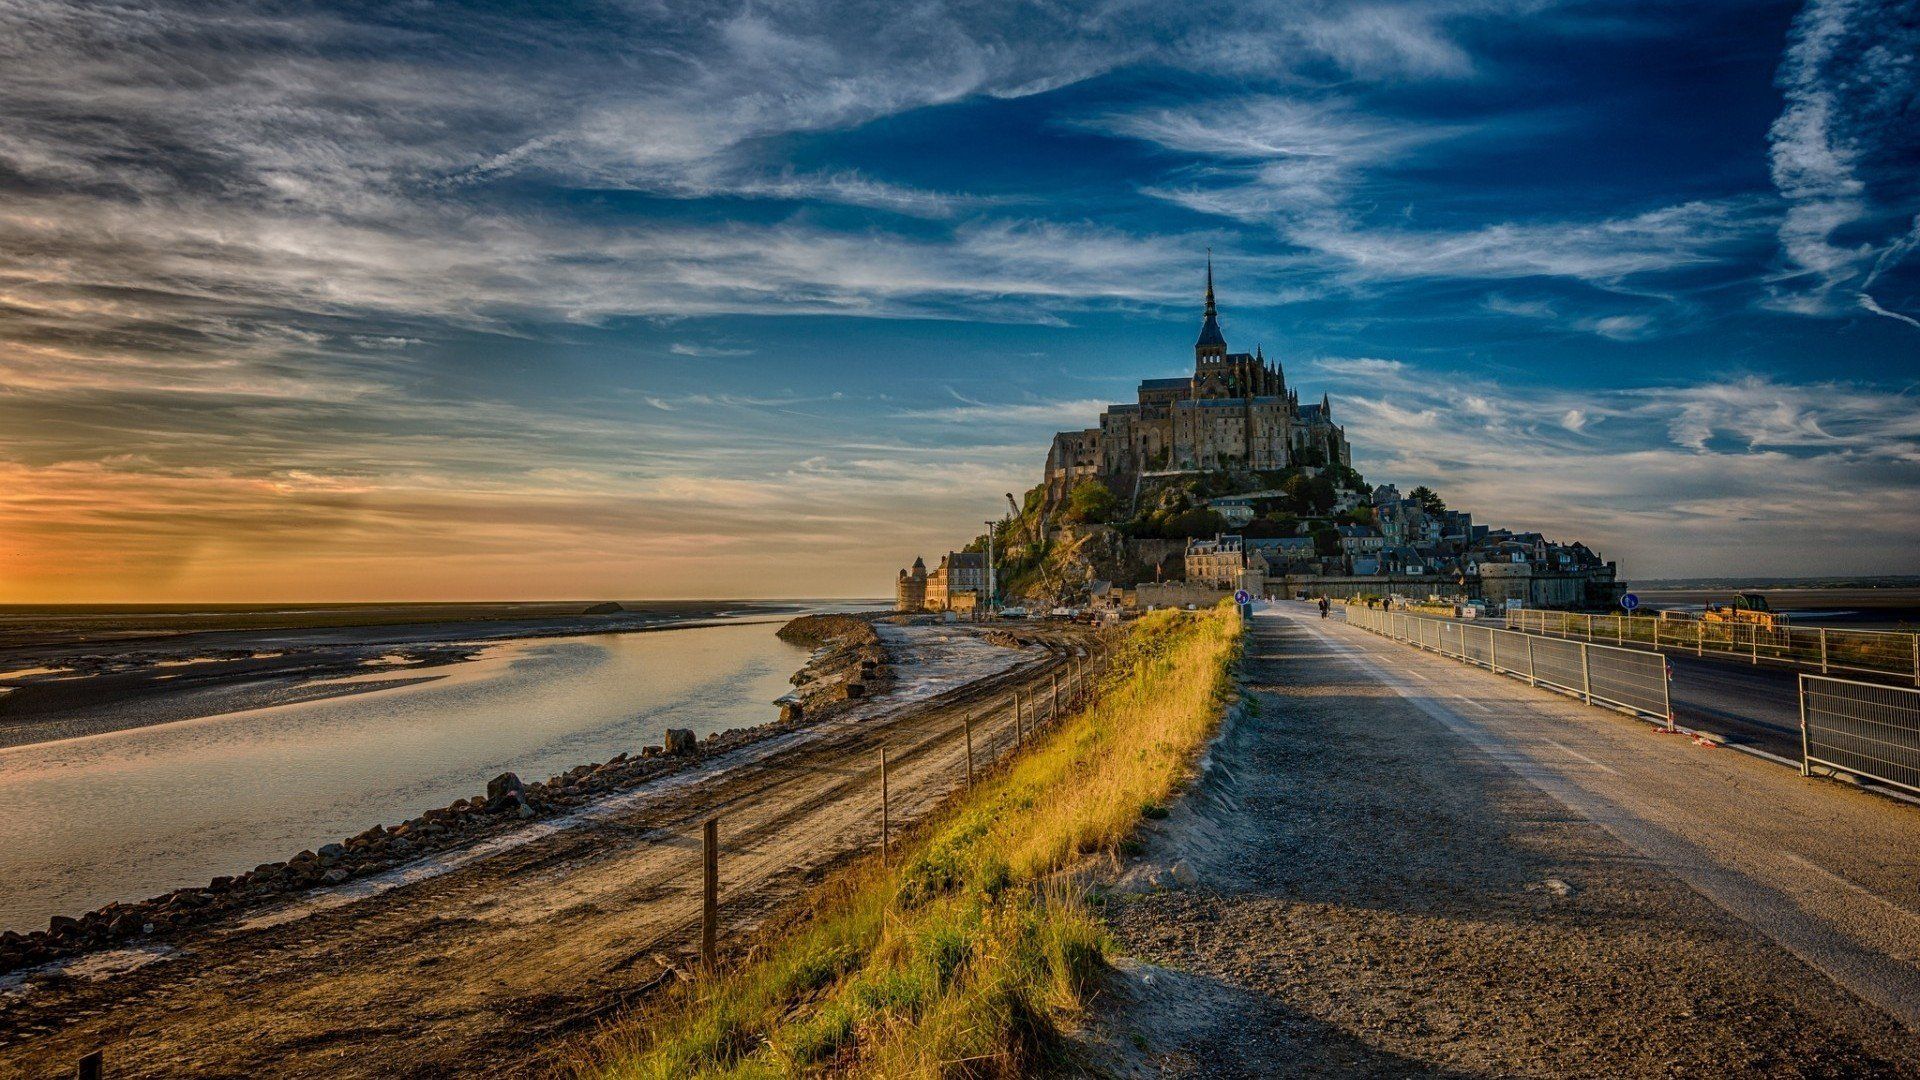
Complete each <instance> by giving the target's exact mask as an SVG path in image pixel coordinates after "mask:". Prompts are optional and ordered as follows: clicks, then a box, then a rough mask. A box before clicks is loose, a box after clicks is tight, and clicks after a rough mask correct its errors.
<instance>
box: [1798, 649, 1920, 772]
mask: <svg viewBox="0 0 1920 1080" xmlns="http://www.w3.org/2000/svg"><path fill="white" fill-rule="evenodd" d="M1800 748H1801V750H1800V752H1801V762H1800V772H1801V774H1802V775H1809V774H1811V772H1812V767H1813V766H1815V765H1824V766H1826V767H1828V768H1832V769H1838V770H1840V771H1842V772H1846V773H1851V774H1853V775H1855V776H1861V777H1866V778H1868V779H1872V780H1878V781H1880V782H1881V783H1885V784H1891V785H1893V786H1895V787H1900V788H1905V789H1906V790H1908V791H1911V792H1914V793H1916V794H1920V690H1908V689H1905V688H1904V687H1898V686H1887V685H1885V684H1882V683H1866V682H1856V681H1854V680H1851V679H1833V678H1827V677H1824V676H1820V675H1802V676H1800Z"/></svg>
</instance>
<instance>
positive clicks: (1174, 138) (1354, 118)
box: [0, 0, 1920, 603]
mask: <svg viewBox="0 0 1920 1080" xmlns="http://www.w3.org/2000/svg"><path fill="white" fill-rule="evenodd" d="M0 116H3V117H4V122H0V602H14V603H43V602H102V603H112V602H215V601H225V602H247V601H264V602H277V601H323V600H370V599H422V600H432V599H517V598H563V597H564V598H596V599H598V598H606V597H615V598H621V599H628V598H632V599H641V598H651V597H706V596H716V597H717V596H758V597H774V596H879V595H886V594H888V593H889V592H890V591H891V584H892V578H893V574H894V572H895V570H896V569H897V568H898V567H900V566H902V565H905V564H906V563H908V562H910V561H911V560H912V558H913V557H914V556H915V555H916V554H923V555H926V556H928V557H929V559H931V558H933V557H935V556H937V555H938V554H939V553H941V552H943V551H946V550H948V549H949V548H955V547H958V546H960V545H961V544H962V543H963V542H964V541H965V540H966V539H967V538H968V537H970V536H972V535H974V534H975V533H977V532H978V531H979V530H980V527H981V523H982V522H983V521H984V520H985V519H987V518H990V517H996V516H998V515H999V514H1000V513H1001V512H1002V511H1003V510H1004V507H1005V500H1004V498H1003V497H1002V493H1003V492H1016V493H1018V492H1022V491H1024V490H1025V489H1026V488H1028V487H1030V486H1032V485H1033V484H1034V483H1035V482H1037V481H1038V479H1039V475H1040V469H1041V466H1042V463H1043V460H1044V457H1045V453H1046V449H1047V444H1048V440H1049V438H1050V436H1051V434H1052V432H1053V431H1055V430H1057V429H1063V428H1078V427H1086V426H1089V425H1091V424H1093V423H1094V422H1095V420H1096V418H1097V416H1098V413H1099V411H1100V409H1101V407H1102V406H1103V404H1104V403H1107V402H1118V401H1127V400H1130V399H1131V397H1132V393H1133V385H1134V384H1135V382H1137V381H1138V380H1139V379H1141V378H1152V377H1166V376H1174V375H1180V374H1183V373H1186V372H1188V371H1190V370H1191V364H1192V351H1191V349H1192V341H1193V337H1194V334H1195V332H1196V331H1197V329H1198V323H1199V308H1200V292H1201V286H1202V280H1201V275H1202V269H1203V266H1204V261H1205V258H1206V253H1207V251H1208V249H1209V248H1211V250H1212V253H1213V259H1214V262H1215V266H1216V274H1217V278H1218V283H1219V295H1220V307H1221V313H1222V324H1223V327H1224V329H1225V332H1226V336H1227V339H1228V342H1229V345H1230V346H1231V347H1233V348H1234V349H1236V350H1238V349H1250V348H1252V347H1253V346H1254V345H1256V344H1257V345H1260V346H1262V347H1263V348H1264V350H1265V352H1266V355H1267V356H1268V357H1269V358H1272V359H1276V360H1278V361H1280V362H1281V363H1282V364H1283V365H1284V367H1285V370H1286V373H1287V377H1288V380H1289V385H1290V386H1292V387H1295V388H1296V389H1298V390H1299V391H1300V393H1301V395H1302V397H1303V398H1308V399H1316V400H1317V399H1318V397H1319V396H1320V395H1321V394H1322V393H1326V394H1329V395H1331V398H1332V403H1333V412H1334V417H1335V419H1336V420H1337V421H1339V422H1341V423H1343V424H1344V425H1345V426H1346V431H1347V435H1348V438H1349V439H1350V441H1351V442H1352V443H1353V446H1354V465H1355V466H1356V467H1357V468H1359V469H1360V470H1361V471H1362V472H1363V473H1364V474H1365V475H1366V476H1367V477H1368V478H1369V479H1370V480H1372V481H1374V482H1375V483H1381V482H1388V481H1391V482H1394V483H1397V484H1399V485H1400V486H1401V488H1402V490H1405V489H1406V488H1408V487H1410V486H1412V485H1415V484H1421V483H1425V484H1428V485H1431V486H1433V487H1435V488H1436V489H1438V490H1439V491H1440V492H1441V493H1442V495H1443V496H1444V497H1445V498H1446V499H1447V501H1448V502H1449V504H1450V505H1453V506H1455V507H1459V508H1464V509H1468V510H1472V511H1473V512H1474V514H1475V519H1476V521H1477V522H1480V523H1484V524H1491V525H1496V526H1507V527H1511V528H1515V529H1537V530H1540V531H1544V532H1546V533H1547V534H1548V535H1549V536H1552V537H1555V538H1557V539H1560V540H1563V541H1573V540H1580V541H1584V542H1586V543H1588V544H1589V545H1590V546H1593V547H1595V548H1597V549H1599V550H1600V551H1601V552H1602V553H1603V554H1604V555H1605V556H1606V557H1608V558H1610V559H1616V560H1618V561H1619V563H1620V567H1621V575H1622V576H1623V577H1625V578H1627V579H1646V578H1659V577H1675V576H1693V575H1730V574H1752V575H1800V574H1867V573H1898V572H1905V573H1920V539H1917V538H1920V499H1917V498H1916V492H1920V321H1917V320H1920V254H1916V253H1915V251H1914V248H1915V247H1916V246H1920V3H1916V2H1914V0H1907V2H1875V0H1808V2H1806V3H1804V4H1802V3H1792V4H1769V3H1714V2H1689V3H1685V4H1673V3H1644V4H1611V3H1554V2H1551V0H1514V2H1502V0H1409V2H1406V3H1390V2H1358V3H1336V2H1325V0H1319V2H1316V0H1269V2H1262V3H1244V4H1219V3H1211V2H1207V0H1169V2H1162V0H1106V2H1101V3H1091V4H1079V3H1071V2H1064V0H1061V2H1051V3H1044V4H1036V3H1016V2H979V3H951V4H934V3H920V2H914V0H885V2H875V3H863V2H835V3H793V2H779V0H772V2H767V0H759V2H747V3H743V2H716V3H707V2H694V0H688V2H680V0H664V2H649V0H630V2H608V3H599V4H575V5H567V4H557V3H555V4H538V5H532V4H529V5H515V4H504V3H497V4H496V3H446V2H434V0H412V2H392V0H385V2H381V3H366V4H335V3H286V4H273V3H258V2H255V3H233V4H226V3H197V2H188V0H181V2H174V3H157V4H156V3H138V2H114V0H88V2H87V3H85V4H78V3H66V2H56V0H7V2H4V3H0Z"/></svg>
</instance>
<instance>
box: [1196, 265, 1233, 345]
mask: <svg viewBox="0 0 1920 1080" xmlns="http://www.w3.org/2000/svg"><path fill="white" fill-rule="evenodd" d="M1219 314H1220V313H1219V311H1218V310H1217V309H1215V307H1214V305H1213V249H1212V248H1208V249H1207V310H1206V317H1205V318H1204V319H1202V320H1201V321H1200V340H1198V341H1196V342H1194V343H1193V355H1194V359H1195V360H1201V359H1205V358H1206V357H1215V358H1218V357H1223V356H1225V355H1227V339H1226V336H1225V335H1223V334H1221V333H1220V320H1219Z"/></svg>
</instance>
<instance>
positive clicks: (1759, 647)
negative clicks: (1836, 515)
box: [1507, 608, 1920, 686]
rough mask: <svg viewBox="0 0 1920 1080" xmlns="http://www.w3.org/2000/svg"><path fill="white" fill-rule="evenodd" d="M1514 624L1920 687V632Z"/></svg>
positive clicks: (1550, 618)
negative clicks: (1870, 676)
mask: <svg viewBox="0 0 1920 1080" xmlns="http://www.w3.org/2000/svg"><path fill="white" fill-rule="evenodd" d="M1507 625H1508V626H1510V627H1512V628H1513V629H1515V630H1524V631H1526V632H1528V633H1533V634H1550V635H1552V636H1555V637H1563V638H1574V639H1577V640H1580V641H1590V642H1594V643H1596V644H1606V645H1613V646H1616V647H1619V648H1640V649H1660V650H1672V651H1674V652H1686V653H1692V654H1694V655H1695V656H1726V657H1731V658H1734V659H1737V660H1746V661H1748V662H1750V663H1754V664H1761V663H1769V664H1786V665H1788V666H1791V667H1796V668H1802V669H1805V670H1807V671H1818V672H1820V673H1821V674H1823V675H1825V674H1828V673H1830V672H1835V671H1848V672H1860V673H1864V674H1873V675H1893V676H1897V677H1899V678H1900V679H1901V680H1902V681H1903V682H1904V681H1911V682H1912V683H1913V684H1914V685H1915V686H1920V634H1906V633H1900V632H1898V631H1891V630H1837V629H1833V628H1830V627H1824V626H1771V627H1769V626H1755V625H1752V624H1750V623H1728V622H1707V621H1705V620H1703V619H1672V618H1668V619H1661V618H1654V617H1650V616H1646V615H1641V616H1637V617H1636V616H1631V615H1577V614H1574V613H1573V612H1569V611H1541V610H1538V609H1534V608H1527V609H1523V610H1520V611H1515V612H1511V613H1509V614H1508V615H1507Z"/></svg>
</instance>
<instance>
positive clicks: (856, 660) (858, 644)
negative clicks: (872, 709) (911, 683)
mask: <svg viewBox="0 0 1920 1080" xmlns="http://www.w3.org/2000/svg"><path fill="white" fill-rule="evenodd" d="M780 637H781V638H782V639H784V640H786V641H791V642H795V643H798V644H803V645H815V646H818V648H816V649H815V651H814V654H813V658H812V659H810V660H808V661H807V665H806V666H805V667H803V668H801V669H800V670H799V671H798V672H796V673H795V674H794V676H793V685H794V686H795V687H796V688H797V689H795V690H794V692H793V693H791V694H788V695H787V696H785V697H783V698H781V699H780V700H779V702H778V704H779V706H780V717H781V719H782V720H784V721H786V722H788V723H799V722H800V721H802V720H821V719H825V718H828V717H831V716H833V715H835V714H836V713H839V712H842V711H844V710H845V709H846V707H847V706H846V705H845V703H846V702H848V701H858V700H860V699H861V698H868V697H872V696H873V695H875V694H877V693H879V692H881V691H882V690H883V689H885V688H886V685H887V684H888V683H890V682H892V681H893V671H892V668H891V666H890V665H889V664H888V660H889V657H888V655H887V647H886V644H885V642H883V641H882V640H881V638H880V634H879V632H878V631H876V630H874V628H873V623H872V621H871V619H870V618H869V617H866V616H859V615H802V616H801V617H799V618H797V619H795V620H793V621H792V622H790V623H788V624H787V625H785V626H783V627H781V628H780Z"/></svg>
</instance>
